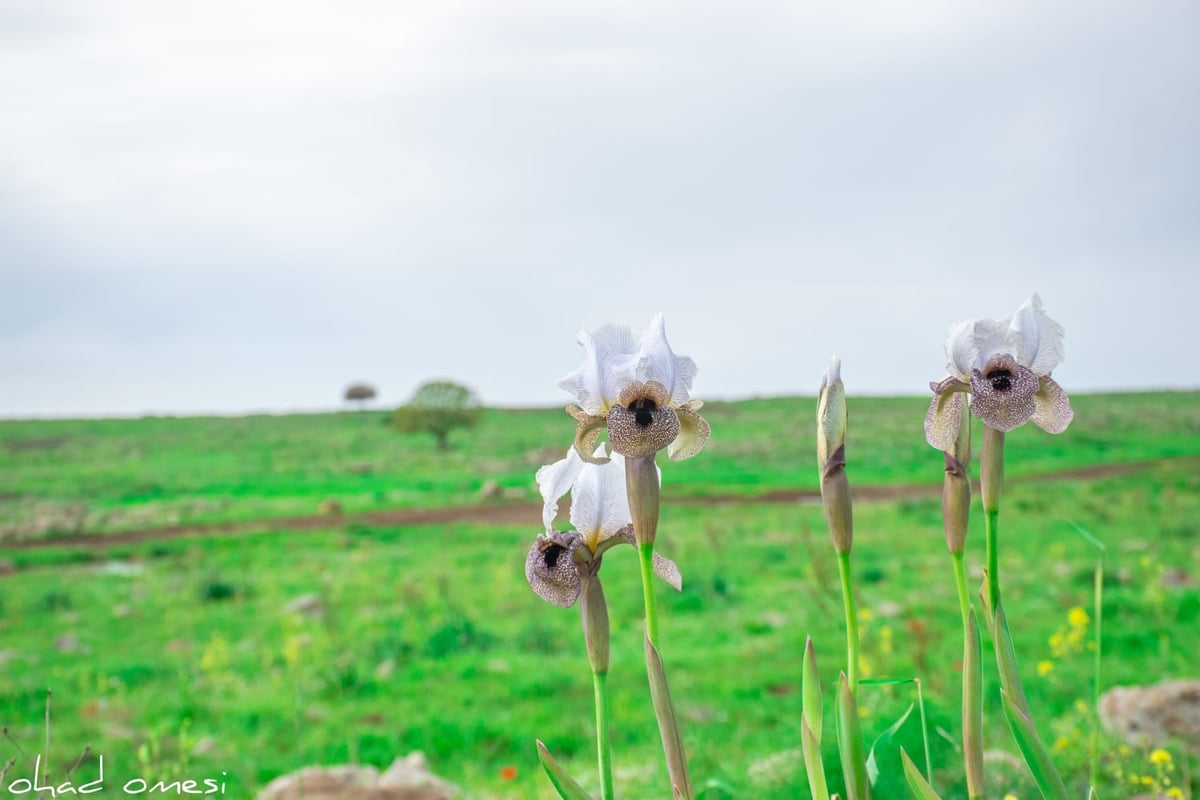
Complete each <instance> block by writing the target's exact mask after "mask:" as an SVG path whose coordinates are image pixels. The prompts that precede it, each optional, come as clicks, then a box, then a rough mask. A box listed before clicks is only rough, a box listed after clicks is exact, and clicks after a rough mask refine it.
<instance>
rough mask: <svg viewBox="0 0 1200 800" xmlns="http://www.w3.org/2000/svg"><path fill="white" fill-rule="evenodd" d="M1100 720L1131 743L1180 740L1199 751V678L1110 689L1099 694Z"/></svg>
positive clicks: (1194, 751) (1154, 743)
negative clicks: (1197, 679) (1196, 679)
mask: <svg viewBox="0 0 1200 800" xmlns="http://www.w3.org/2000/svg"><path fill="white" fill-rule="evenodd" d="M1100 719H1101V721H1103V723H1104V726H1105V727H1106V728H1107V729H1108V730H1110V731H1112V732H1113V733H1117V734H1120V735H1121V736H1123V737H1124V738H1125V739H1126V740H1128V741H1129V742H1131V743H1132V744H1138V745H1141V744H1151V745H1159V746H1164V747H1166V746H1169V745H1170V744H1171V743H1172V742H1173V741H1178V742H1182V743H1183V744H1184V745H1186V746H1187V747H1189V748H1190V749H1191V751H1192V752H1193V753H1200V681H1193V680H1188V681H1166V682H1164V683H1156V684H1154V685H1153V686H1118V687H1116V688H1113V689H1109V690H1108V691H1107V692H1105V693H1104V694H1103V695H1101V696H1100Z"/></svg>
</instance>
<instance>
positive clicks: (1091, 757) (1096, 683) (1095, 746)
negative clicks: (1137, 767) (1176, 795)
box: [1071, 522, 1106, 792]
mask: <svg viewBox="0 0 1200 800" xmlns="http://www.w3.org/2000/svg"><path fill="white" fill-rule="evenodd" d="M1071 527H1073V528H1074V529H1075V532H1076V533H1078V534H1079V535H1080V536H1081V537H1082V538H1083V540H1084V541H1085V542H1087V543H1088V544H1090V545H1091V546H1092V547H1094V548H1096V550H1097V551H1098V552H1099V555H1097V556H1096V571H1095V574H1094V575H1093V589H1092V595H1093V602H1094V608H1095V612H1094V613H1095V618H1096V633H1095V638H1094V641H1093V646H1094V648H1095V653H1094V654H1093V662H1092V709H1091V717H1092V736H1091V743H1090V744H1089V751H1090V752H1089V753H1088V784H1089V785H1090V787H1091V791H1092V792H1095V791H1096V782H1097V780H1098V779H1099V777H1100V645H1101V642H1102V641H1103V639H1102V636H1101V634H1102V632H1103V623H1104V553H1105V550H1106V548H1105V547H1104V543H1103V542H1101V541H1100V540H1099V539H1097V538H1096V537H1095V536H1093V535H1092V534H1091V533H1089V532H1088V531H1087V530H1085V529H1084V528H1083V527H1081V526H1079V525H1076V524H1075V523H1074V522H1072V523H1071Z"/></svg>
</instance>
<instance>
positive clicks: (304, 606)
mask: <svg viewBox="0 0 1200 800" xmlns="http://www.w3.org/2000/svg"><path fill="white" fill-rule="evenodd" d="M283 613H285V614H299V615H300V616H304V617H319V616H321V615H323V614H324V613H325V603H324V602H323V601H322V600H321V596H320V595H316V594H302V595H300V596H299V597H296V598H293V599H292V601H291V602H289V603H288V604H287V605H286V606H284V607H283Z"/></svg>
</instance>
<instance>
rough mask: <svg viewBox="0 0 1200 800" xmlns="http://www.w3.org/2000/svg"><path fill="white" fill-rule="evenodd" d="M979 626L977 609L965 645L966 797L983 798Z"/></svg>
mask: <svg viewBox="0 0 1200 800" xmlns="http://www.w3.org/2000/svg"><path fill="white" fill-rule="evenodd" d="M981 662H982V655H981V646H980V643H979V623H978V622H976V620H975V607H974V606H971V609H970V612H969V613H968V615H967V638H966V641H965V642H963V714H962V716H963V720H962V722H963V761H964V762H965V764H966V772H967V795H968V796H969V797H970V798H971V799H972V800H975V798H981V797H983V672H982V664H981Z"/></svg>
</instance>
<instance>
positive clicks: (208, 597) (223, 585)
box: [200, 578, 238, 603]
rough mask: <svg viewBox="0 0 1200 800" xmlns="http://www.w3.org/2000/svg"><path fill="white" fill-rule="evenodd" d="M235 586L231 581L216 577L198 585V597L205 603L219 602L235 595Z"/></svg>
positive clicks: (236, 592) (230, 598) (236, 591)
mask: <svg viewBox="0 0 1200 800" xmlns="http://www.w3.org/2000/svg"><path fill="white" fill-rule="evenodd" d="M237 594H238V590H237V587H236V586H234V585H233V584H232V583H228V582H226V581H223V580H220V579H219V578H218V579H212V580H209V581H207V582H206V583H205V584H204V585H202V586H201V587H200V599H201V600H202V601H204V602H205V603H219V602H221V601H223V600H232V599H233V598H235V597H237Z"/></svg>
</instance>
